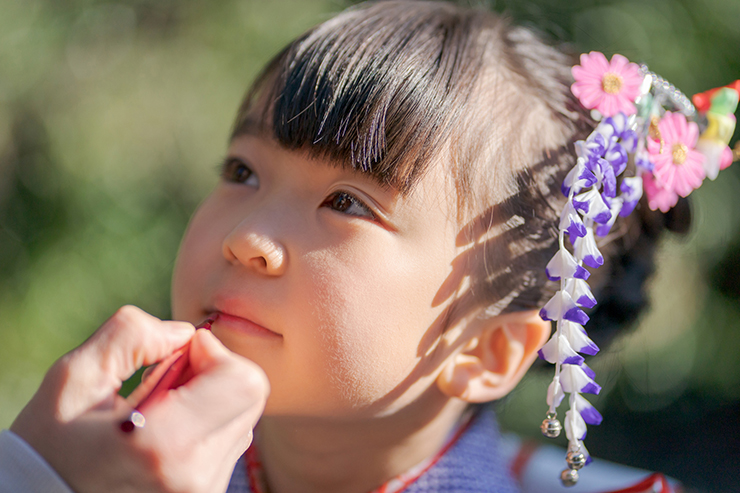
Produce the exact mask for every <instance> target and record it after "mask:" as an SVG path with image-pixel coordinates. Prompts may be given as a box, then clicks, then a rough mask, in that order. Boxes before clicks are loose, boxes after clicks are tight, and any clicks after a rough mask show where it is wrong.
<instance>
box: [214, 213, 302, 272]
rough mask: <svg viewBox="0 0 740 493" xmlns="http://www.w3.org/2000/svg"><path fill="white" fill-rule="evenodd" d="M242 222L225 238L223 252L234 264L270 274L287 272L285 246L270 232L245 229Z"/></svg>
mask: <svg viewBox="0 0 740 493" xmlns="http://www.w3.org/2000/svg"><path fill="white" fill-rule="evenodd" d="M244 226H245V225H244V224H241V225H239V226H237V227H236V228H234V230H233V231H232V232H231V233H230V234H229V235H228V236H227V237H226V239H224V243H223V254H224V257H225V258H226V260H228V261H229V262H231V263H232V264H237V263H239V264H242V265H244V266H245V267H248V268H250V269H253V270H255V271H256V272H258V273H260V274H264V275H268V276H279V275H282V274H283V273H284V272H285V267H286V265H287V262H288V257H287V252H286V250H285V247H284V246H283V245H282V244H281V243H280V242H279V241H277V240H276V239H275V238H273V237H272V236H271V235H269V234H262V233H258V232H255V231H254V230H253V229H252V230H250V231H245V229H246V228H245V227H244Z"/></svg>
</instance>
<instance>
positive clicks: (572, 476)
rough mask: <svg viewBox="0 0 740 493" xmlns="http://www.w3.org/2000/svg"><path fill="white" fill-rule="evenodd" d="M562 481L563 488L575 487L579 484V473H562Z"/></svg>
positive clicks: (570, 470)
mask: <svg viewBox="0 0 740 493" xmlns="http://www.w3.org/2000/svg"><path fill="white" fill-rule="evenodd" d="M560 481H561V482H562V483H563V486H575V485H576V483H577V482H578V471H576V470H575V469H565V470H563V472H561V473H560Z"/></svg>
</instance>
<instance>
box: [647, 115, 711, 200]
mask: <svg viewBox="0 0 740 493" xmlns="http://www.w3.org/2000/svg"><path fill="white" fill-rule="evenodd" d="M658 134H659V135H658V136H657V137H658V139H657V140H656V139H654V138H651V139H648V152H649V153H650V161H652V162H653V163H655V167H654V168H653V175H654V176H655V180H656V181H657V182H658V184H659V185H660V187H661V188H664V189H667V190H671V191H673V192H675V193H677V194H678V195H680V196H681V197H686V196H687V195H688V194H690V193H691V192H692V190H694V189H695V188H699V186H701V183H702V181H704V178H705V176H706V171H704V155H703V154H702V153H701V152H699V151H697V150H696V149H695V147H696V143H697V140H698V139H699V126H698V125H697V124H696V123H694V122H689V121H687V120H686V117H685V116H684V115H683V114H681V113H671V112H670V111H666V113H665V115H663V118H662V119H661V120H660V122H659V123H658Z"/></svg>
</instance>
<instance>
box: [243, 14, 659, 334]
mask: <svg viewBox="0 0 740 493" xmlns="http://www.w3.org/2000/svg"><path fill="white" fill-rule="evenodd" d="M573 64H574V57H571V56H569V55H567V54H565V53H564V51H563V50H560V49H556V48H553V47H552V46H550V45H548V44H547V43H544V42H543V41H542V40H541V39H540V37H539V36H537V35H536V34H535V33H533V32H532V31H531V30H529V29H525V28H521V27H515V26H512V25H511V24H510V23H509V22H508V21H507V20H506V19H504V18H501V17H499V16H496V15H494V14H493V13H490V12H487V11H483V10H479V9H471V8H465V7H460V6H456V5H453V4H449V3H444V2H429V1H397V0H391V1H379V2H368V3H365V4H361V5H359V6H356V7H354V8H351V9H349V10H347V11H345V12H343V13H341V14H339V15H338V16H337V17H335V18H333V19H331V20H329V21H327V22H325V23H323V24H321V25H319V26H317V27H315V28H314V29H312V30H310V31H308V32H307V33H306V34H305V35H303V36H301V37H299V38H298V39H296V40H295V41H293V42H292V43H290V44H289V45H288V46H287V47H286V48H285V49H284V50H283V51H282V52H280V53H279V54H278V55H276V56H275V57H274V58H273V60H272V61H271V62H270V63H269V64H268V65H267V67H266V68H265V69H264V70H263V72H262V73H261V75H260V76H259V77H258V79H257V80H256V82H255V83H254V84H253V86H252V88H251V89H250V90H249V91H248V93H247V95H246V97H245V99H244V101H243V103H242V105H241V107H240V109H239V112H238V115H237V119H236V122H235V125H234V130H233V133H232V138H235V137H238V136H239V135H240V134H242V133H244V132H247V131H249V132H253V131H255V129H256V130H257V131H258V132H261V133H264V134H265V135H267V136H269V137H270V138H272V139H274V140H276V141H277V142H278V143H279V144H280V145H281V146H283V147H285V148H287V149H292V150H302V151H305V152H307V153H308V154H309V156H313V157H321V158H326V159H328V160H329V161H331V162H332V163H334V164H336V165H337V166H344V167H349V168H352V169H355V170H358V171H360V172H362V173H366V174H368V175H370V176H372V177H373V178H374V179H376V180H377V181H378V182H380V183H382V184H384V185H387V186H389V187H394V188H395V189H397V190H399V192H401V193H409V192H410V191H412V190H413V186H414V184H415V183H416V182H417V181H418V179H419V178H420V177H421V176H422V175H423V173H424V171H425V170H426V169H427V167H428V166H429V164H430V163H431V162H432V161H433V160H434V159H435V158H437V157H438V156H440V155H442V156H444V157H445V158H446V160H447V161H448V164H447V165H448V166H449V168H450V172H451V174H452V175H453V177H454V179H455V181H456V185H457V190H458V202H459V206H460V207H459V208H460V209H461V210H463V209H465V208H466V207H467V215H465V214H463V215H461V217H463V216H465V217H467V220H466V221H464V223H465V225H464V226H463V227H462V229H461V233H460V235H459V237H458V244H459V245H463V246H464V245H469V248H468V250H467V252H466V254H465V257H466V258H465V259H464V260H465V261H464V262H456V266H457V271H456V272H453V273H452V274H451V278H452V279H453V282H452V283H451V284H452V285H455V286H453V287H457V288H459V287H460V286H462V284H463V279H464V278H468V280H469V281H470V282H469V286H470V288H469V289H468V290H467V292H466V293H465V294H464V295H462V296H460V295H459V292H458V290H456V289H453V290H452V292H454V293H456V295H457V296H458V299H456V300H455V306H454V308H453V310H452V311H451V314H450V315H449V317H450V321H453V319H454V318H455V317H457V316H460V317H462V316H465V314H467V313H470V311H471V310H476V309H481V308H483V309H484V310H485V312H486V313H488V314H489V315H491V316H493V315H497V314H498V313H501V312H504V311H516V310H524V309H532V308H537V307H540V306H542V304H543V302H544V300H546V299H547V298H548V297H549V296H550V295H551V294H552V292H553V291H554V288H553V286H552V285H551V284H548V283H547V280H546V279H545V276H544V268H545V265H546V263H547V261H548V260H549V259H550V257H551V256H552V254H553V253H554V251H555V249H556V247H557V245H556V241H555V239H556V237H557V225H558V218H559V213H560V210H561V209H562V206H563V204H564V203H565V198H564V197H563V196H562V194H561V193H560V184H561V183H562V180H563V177H564V176H565V174H566V173H567V171H568V170H570V169H571V168H572V167H573V166H574V164H575V150H574V142H575V141H577V140H581V139H585V138H586V137H587V136H588V135H589V134H590V133H591V132H592V131H593V129H594V127H595V122H594V121H593V120H592V119H591V117H590V116H589V114H588V112H586V111H585V110H584V109H583V108H582V107H581V106H580V104H579V103H578V102H577V101H576V100H575V98H574V97H573V96H572V94H571V92H570V84H571V82H572V80H571V75H570V67H571V66H572V65H573ZM643 212H645V211H643ZM648 216H650V213H643V214H640V215H637V219H632V220H630V221H628V222H627V226H626V227H625V228H623V231H624V232H625V235H624V238H622V239H619V238H618V239H617V241H614V242H613V245H612V246H611V247H610V248H609V249H608V250H609V251H610V252H611V261H608V262H607V266H606V267H605V268H604V269H605V270H607V271H608V272H609V273H610V274H611V275H608V276H602V277H603V279H604V281H603V282H602V283H601V286H597V289H596V290H597V297H598V296H600V295H599V294H598V291H601V293H603V294H604V295H605V296H606V297H605V298H603V299H601V300H600V301H601V305H600V308H599V309H597V312H595V317H594V318H596V319H597V320H601V318H602V317H605V316H607V315H608V314H609V313H612V314H616V315H617V317H616V318H615V317H612V318H615V319H618V318H619V316H622V315H623V312H622V305H624V304H625V302H628V303H629V304H630V306H632V307H638V309H636V310H631V311H630V313H635V314H636V313H637V312H639V309H641V308H642V307H643V306H644V305H645V299H646V297H645V296H644V288H643V284H644V280H645V279H646V277H647V275H648V274H649V273H650V272H652V252H653V250H654V244H655V242H656V239H657V237H658V232H657V231H658V230H657V229H655V228H647V227H645V226H644V224H647V223H646V221H647V220H646V219H645V218H646V217H648ZM647 222H650V221H647ZM652 223H655V221H654V220H652ZM659 229H662V228H659ZM635 231H637V233H636V234H637V237H640V238H641V239H640V240H639V241H638V240H635V239H634V238H635V233H634V232H635ZM645 242H647V243H645ZM637 244H639V245H642V247H641V248H642V252H643V253H648V255H647V256H643V255H639V256H637V257H634V256H630V254H629V253H628V252H629V248H630V247H632V246H634V245H637ZM646 262H647V263H646ZM460 266H462V267H460ZM635 269H637V270H635ZM637 271H639V273H638V274H635V273H636V272H637ZM629 279H635V283H634V285H632V284H625V283H626V282H627V280H629ZM456 282H457V284H456ZM622 290H624V291H626V292H627V293H630V296H631V297H632V298H630V299H629V300H627V299H625V298H622V299H620V298H619V296H624V295H623V294H620V293H622ZM636 293H639V296H637V298H639V300H637V301H635V297H636ZM450 296H452V293H451V294H450ZM601 307H604V308H601ZM598 310H601V311H598ZM604 314H606V315H604ZM635 316H636V315H635ZM623 318H624V317H623ZM628 318H634V317H631V316H630V317H628ZM604 324H605V325H609V324H608V323H606V322H604Z"/></svg>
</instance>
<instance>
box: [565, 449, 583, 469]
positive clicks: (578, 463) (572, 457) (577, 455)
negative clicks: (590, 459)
mask: <svg viewBox="0 0 740 493" xmlns="http://www.w3.org/2000/svg"><path fill="white" fill-rule="evenodd" d="M565 462H567V463H568V467H570V468H571V469H574V470H578V469H581V468H583V466H585V465H586V455H585V454H584V453H582V452H576V451H572V450H571V451H570V452H568V455H566V456H565Z"/></svg>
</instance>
